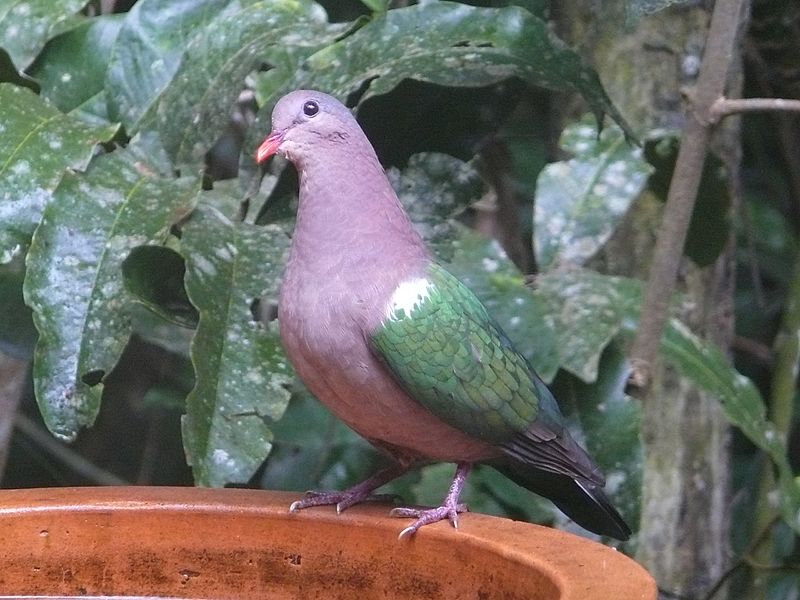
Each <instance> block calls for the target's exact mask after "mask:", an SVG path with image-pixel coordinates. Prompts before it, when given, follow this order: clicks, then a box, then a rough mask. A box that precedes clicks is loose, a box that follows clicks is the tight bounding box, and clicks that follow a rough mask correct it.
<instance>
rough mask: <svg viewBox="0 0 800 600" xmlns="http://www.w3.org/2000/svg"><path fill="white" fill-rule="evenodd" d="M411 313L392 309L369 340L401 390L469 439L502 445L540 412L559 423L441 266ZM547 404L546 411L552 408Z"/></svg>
mask: <svg viewBox="0 0 800 600" xmlns="http://www.w3.org/2000/svg"><path fill="white" fill-rule="evenodd" d="M427 279H428V281H429V282H430V285H429V287H428V290H427V292H426V294H425V295H424V296H420V297H419V298H418V301H417V302H416V304H415V305H414V306H413V308H410V309H409V308H408V307H406V309H405V310H404V309H397V310H396V311H395V312H394V313H393V314H391V315H389V317H388V318H387V319H386V320H385V322H384V323H383V326H382V327H380V328H379V329H378V330H377V331H375V332H373V334H372V336H371V341H372V347H373V349H374V351H375V352H376V353H377V354H378V355H380V356H381V358H382V359H383V360H384V361H385V363H386V364H387V365H388V367H389V368H390V369H391V370H392V372H393V373H394V374H395V376H396V377H397V379H398V380H399V381H400V383H401V385H402V386H403V387H404V388H405V389H406V390H407V391H408V392H409V393H410V394H411V396H413V397H414V398H415V399H416V400H417V401H418V402H419V403H420V404H422V405H423V406H425V407H426V408H427V409H428V410H430V411H431V412H433V413H434V414H436V415H437V416H438V417H439V418H440V419H442V420H443V421H445V422H447V423H449V424H450V425H452V426H454V427H456V428H457V429H460V430H461V431H464V432H465V433H468V434H470V435H473V436H475V437H478V438H481V439H484V440H487V441H490V442H493V443H497V444H500V443H503V442H506V441H508V440H510V439H511V438H513V437H514V436H515V435H516V434H518V433H520V432H522V431H524V430H526V429H527V428H528V426H529V425H530V424H531V423H533V421H534V420H535V419H536V418H537V416H539V413H540V409H543V410H544V412H545V415H544V416H545V420H546V421H550V420H555V421H556V422H557V421H560V415H559V414H558V412H557V410H558V409H557V408H555V411H556V413H555V414H547V413H551V411H552V409H553V408H554V407H555V403H554V401H552V396H550V394H549V392H547V393H546V394H545V397H544V398H542V397H541V391H542V389H544V387H543V384H542V385H541V386H540V385H539V384H540V383H541V382H539V381H537V379H538V378H537V377H536V375H535V374H533V372H532V370H531V369H530V366H529V365H528V363H527V362H526V360H525V359H524V358H523V357H522V356H521V355H520V354H519V353H518V352H517V351H516V350H515V349H514V348H513V346H512V345H511V342H510V341H509V340H508V338H507V337H506V335H505V333H503V331H502V330H501V329H500V327H499V326H498V325H497V324H496V323H495V322H494V321H493V320H492V318H491V317H490V316H489V315H488V313H487V312H486V309H485V308H484V306H483V305H482V304H481V302H480V301H479V300H478V299H477V297H476V296H475V295H474V294H473V293H472V291H470V290H469V288H467V287H466V286H465V285H464V284H462V283H461V282H460V281H459V280H458V279H456V278H455V277H453V276H452V275H450V273H448V272H447V271H445V270H444V269H443V268H442V267H441V266H439V265H436V264H431V266H430V267H429V269H428V273H427ZM551 404H552V406H550V405H551Z"/></svg>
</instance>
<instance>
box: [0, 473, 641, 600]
mask: <svg viewBox="0 0 800 600" xmlns="http://www.w3.org/2000/svg"><path fill="white" fill-rule="evenodd" d="M297 497H298V495H297V494H293V493H285V492H262V491H255V490H235V489H227V490H209V489H193V488H125V487H122V488H118V487H115V488H52V489H33V490H3V491H0V539H1V540H2V543H0V595H25V596H51V597H52V596H54V595H56V596H59V595H60V596H87V595H88V596H139V597H142V596H160V597H165V596H168V597H181V598H186V597H194V598H237V599H244V598H303V599H315V598H319V599H326V598H348V599H349V598H408V599H412V598H414V599H416V598H425V599H429V598H430V599H435V598H470V599H472V598H474V599H476V600H477V599H484V598H485V599H493V598H504V599H509V600H510V599H520V600H521V599H525V600H537V599H559V600H576V599H578V598H581V599H585V598H598V599H603V600H605V599H614V600H626V599H633V598H636V599H637V600H638V599H645V600H655V598H656V587H655V584H654V582H653V579H652V578H651V577H650V575H648V574H647V572H645V570H644V569H642V567H640V566H639V565H638V564H636V563H635V562H634V561H632V560H631V559H629V558H627V557H626V556H624V555H623V554H621V553H619V552H616V551H614V550H613V549H611V548H607V547H605V546H602V545H601V544H597V543H594V542H591V541H588V540H585V539H583V538H580V537H578V536H574V535H571V534H568V533H563V532H559V531H556V530H554V529H549V528H546V527H539V526H536V525H531V524H528V523H519V522H514V521H510V520H508V519H500V518H496V517H489V516H485V515H479V514H465V515H463V516H462V518H461V521H460V527H459V529H458V530H455V529H454V528H452V527H451V526H450V524H449V523H447V522H444V523H437V524H436V525H431V526H428V527H425V528H424V529H423V530H422V531H421V532H420V533H418V534H417V535H416V537H414V538H413V539H411V540H403V541H399V540H398V539H397V534H398V533H399V532H400V530H401V529H402V528H403V526H404V521H402V520H399V519H395V518H391V517H388V516H387V513H388V507H387V506H385V505H362V506H357V507H353V508H352V509H350V510H348V511H346V512H345V513H343V514H341V515H336V512H335V510H333V509H332V508H329V507H324V508H312V509H309V510H306V511H303V512H301V513H299V514H290V513H289V512H288V511H287V507H288V506H289V504H290V503H291V502H292V500H295V499H297Z"/></svg>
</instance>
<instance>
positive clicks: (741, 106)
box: [710, 97, 800, 123]
mask: <svg viewBox="0 0 800 600" xmlns="http://www.w3.org/2000/svg"><path fill="white" fill-rule="evenodd" d="M776 110H785V111H798V112H800V100H787V99H785V98H737V99H733V100H732V99H730V98H723V97H720V98H717V99H716V101H715V102H714V104H712V105H711V109H710V114H711V118H712V122H713V123H716V122H717V121H719V120H720V119H721V118H722V117H725V116H728V115H732V114H734V113H741V112H754V111H776Z"/></svg>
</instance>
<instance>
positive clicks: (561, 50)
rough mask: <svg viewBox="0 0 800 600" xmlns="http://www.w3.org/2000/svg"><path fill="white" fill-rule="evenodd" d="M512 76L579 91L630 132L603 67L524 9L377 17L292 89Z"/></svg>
mask: <svg viewBox="0 0 800 600" xmlns="http://www.w3.org/2000/svg"><path fill="white" fill-rule="evenodd" d="M509 77H519V78H521V79H523V80H524V81H526V82H528V83H530V84H533V85H537V86H541V87H545V88H547V89H552V90H556V91H565V92H578V93H580V94H582V95H583V96H584V98H586V100H587V102H588V103H589V105H590V106H591V107H592V111H593V112H594V113H595V114H596V115H597V116H598V117H601V116H602V115H603V114H605V113H608V114H609V115H610V116H611V117H612V118H613V119H614V120H615V121H616V122H617V123H618V124H619V125H620V126H621V127H622V128H623V129H624V130H625V132H626V134H628V135H629V136H631V137H633V136H632V133H631V132H630V130H629V129H628V126H627V124H626V123H625V121H624V120H623V118H622V116H621V115H620V114H619V112H618V111H617V110H616V108H614V106H613V105H612V104H611V101H610V100H609V98H608V96H607V95H606V93H605V91H604V90H603V86H602V84H601V83H600V80H599V78H598V77H597V73H595V71H594V70H592V69H591V68H590V67H589V66H588V65H587V64H586V63H585V62H584V61H583V60H582V59H581V57H580V56H579V55H578V54H577V53H576V52H575V51H574V50H571V49H570V48H568V47H567V46H566V45H565V44H564V43H563V42H562V41H561V40H559V39H558V38H557V37H555V35H554V34H553V33H552V31H551V30H550V28H549V26H548V25H547V23H546V22H545V21H543V20H541V19H539V18H538V17H535V16H534V15H532V14H530V13H529V12H527V11H526V10H524V9H522V8H519V7H516V6H508V7H505V8H476V7H472V6H465V5H463V4H458V3H455V2H426V3H422V4H419V5H415V6H410V7H408V8H401V9H396V10H390V11H388V12H386V13H383V14H381V15H380V16H376V17H375V18H373V19H372V20H371V21H370V22H369V23H367V24H366V25H365V26H364V27H362V28H361V29H359V30H358V31H356V32H355V33H353V34H352V35H350V36H348V37H345V38H344V39H343V40H341V41H339V42H337V43H336V44H333V45H331V46H329V47H327V48H325V49H323V50H320V51H319V52H317V53H316V54H314V55H313V56H311V57H309V59H308V60H307V61H306V62H305V63H304V65H303V70H302V71H300V72H298V74H297V75H296V78H295V81H296V84H297V85H295V86H294V87H307V86H311V85H313V87H316V88H320V89H325V90H327V91H329V92H330V93H332V94H333V95H335V96H338V97H340V98H345V97H346V96H347V95H348V94H350V93H351V92H355V91H357V90H360V89H362V85H363V84H364V82H365V81H366V82H368V84H367V86H368V87H367V88H366V90H364V94H363V96H362V97H361V101H363V100H365V99H367V98H369V97H370V96H374V95H380V94H385V93H387V92H389V91H391V90H392V89H393V88H394V87H395V86H396V85H397V84H398V83H400V82H401V81H402V80H403V79H408V78H410V79H417V80H420V81H427V82H430V83H436V84H439V85H448V86H470V87H474V86H484V85H489V84H492V83H496V82H498V81H502V80H503V79H507V78H509Z"/></svg>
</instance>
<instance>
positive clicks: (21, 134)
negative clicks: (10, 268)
mask: <svg viewBox="0 0 800 600" xmlns="http://www.w3.org/2000/svg"><path fill="white" fill-rule="evenodd" d="M0 106H2V107H3V111H2V116H1V117H0V262H8V261H9V260H11V259H12V258H13V256H14V255H15V254H20V253H21V252H22V251H23V250H24V248H25V247H26V246H27V245H28V242H29V240H30V236H31V234H32V233H33V230H34V228H35V227H36V224H37V223H38V222H39V219H40V218H41V215H42V211H43V210H44V207H45V206H46V205H47V203H48V202H49V201H50V198H51V195H52V193H53V190H54V189H55V187H56V186H57V185H58V182H59V180H60V179H61V176H62V174H63V173H64V171H65V170H66V169H72V170H83V169H85V168H86V165H88V164H89V160H90V159H91V157H92V154H93V153H94V148H95V146H96V145H97V143H98V142H101V141H106V140H109V139H111V137H113V136H114V134H115V133H116V130H117V127H116V126H109V125H105V126H102V127H95V126H89V125H86V124H85V123H81V122H80V121H77V120H75V119H73V118H71V117H68V116H66V115H64V114H62V113H60V112H59V111H57V110H56V109H54V108H53V107H51V106H50V105H49V104H47V103H45V102H43V101H42V100H41V99H40V98H39V97H38V96H36V95H35V94H33V93H32V92H31V91H30V90H28V89H25V88H19V87H16V86H13V85H11V84H7V83H0Z"/></svg>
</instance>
